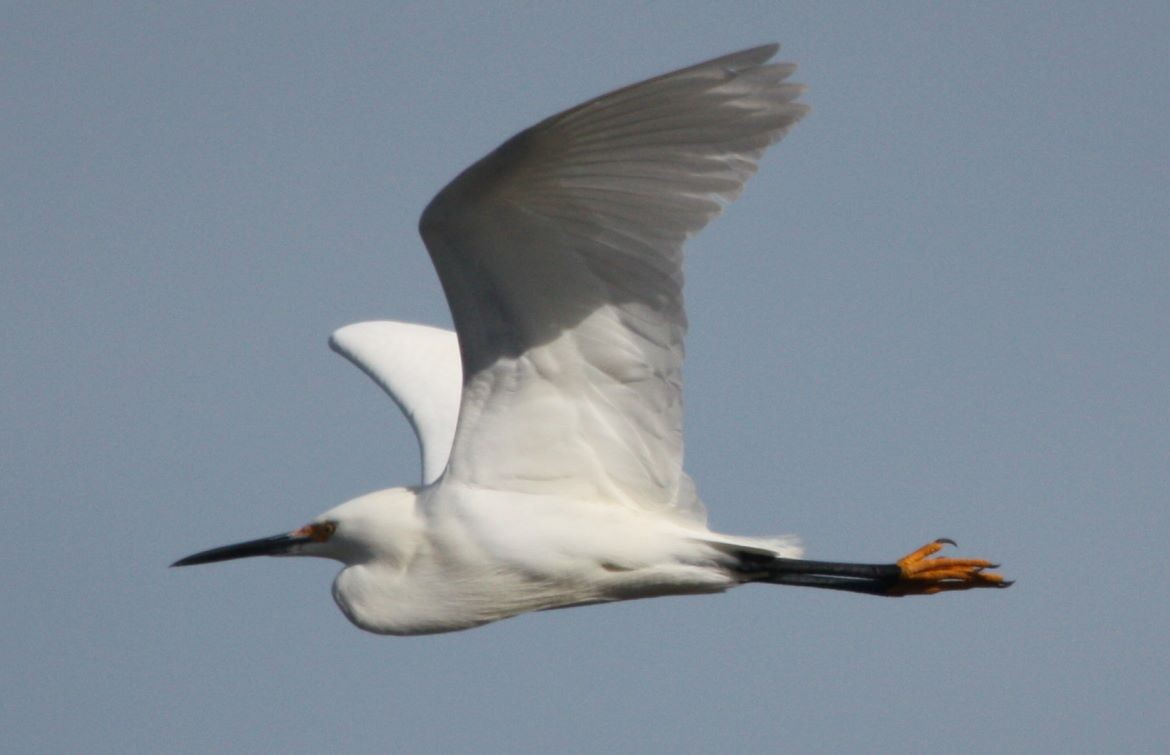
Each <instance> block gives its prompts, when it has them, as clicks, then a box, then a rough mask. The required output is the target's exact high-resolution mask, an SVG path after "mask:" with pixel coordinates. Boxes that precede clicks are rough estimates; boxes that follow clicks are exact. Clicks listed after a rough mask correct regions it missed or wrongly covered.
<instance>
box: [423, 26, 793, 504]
mask: <svg viewBox="0 0 1170 755" xmlns="http://www.w3.org/2000/svg"><path fill="white" fill-rule="evenodd" d="M777 49H778V46H776V45H766V46H763V47H757V48H753V49H750V50H744V51H742V52H738V53H734V54H732V55H727V56H724V57H721V58H716V59H714V60H710V61H707V62H705V63H700V64H698V65H696V66H691V67H689V68H685V69H682V70H679V71H675V72H673V73H669V74H666V75H664V76H660V77H657V78H654V79H650V80H648V81H644V82H642V83H639V84H634V85H632V86H629V87H625V88H623V89H619V90H617V91H615V92H611V93H610V94H607V95H603V96H601V97H598V98H596V99H593V100H590V101H589V102H586V103H584V104H582V105H578V106H577V107H574V108H571V109H570V110H567V111H565V112H563V113H561V114H559V115H555V116H553V117H551V118H548V119H546V120H545V121H542V122H541V123H539V124H537V125H536V126H533V127H532V128H530V129H527V130H525V131H523V132H521V133H520V134H517V135H516V136H514V137H513V138H511V139H509V140H508V141H506V142H505V143H504V144H503V145H501V146H500V147H499V148H498V149H496V150H495V151H494V152H492V153H491V154H489V155H488V156H487V157H485V158H484V159H482V160H480V161H479V162H478V163H476V164H474V165H473V166H471V167H470V168H468V169H467V170H466V171H464V172H463V173H462V174H460V176H459V177H457V178H456V179H455V180H454V181H452V182H451V183H450V184H449V185H448V186H447V187H445V188H444V189H443V190H442V191H441V192H440V193H439V194H438V195H437V196H436V197H435V199H434V200H433V201H432V202H431V203H430V205H429V206H428V207H427V209H426V211H425V212H424V213H423V216H422V219H421V221H420V231H421V233H422V236H423V239H424V241H425V242H426V245H427V249H428V251H429V252H430V254H431V258H432V260H433V262H434V265H435V268H436V270H437V271H438V273H439V278H440V280H441V282H442V284H443V288H444V291H445V293H446V295H447V300H448V303H449V305H450V307H451V314H452V317H453V318H454V321H455V327H456V331H457V332H458V334H459V346H460V350H461V353H462V358H463V366H464V383H463V398H462V404H461V407H460V414H459V424H458V429H457V432H456V437H455V441H454V447H453V451H452V455H451V459H450V463H449V467H448V471H447V476H448V478H450V479H453V480H459V481H462V482H467V483H471V484H476V485H480V486H486V487H493V488H498V489H506V490H516V491H527V492H536V493H540V492H555V493H556V494H558V495H580V496H583V497H589V498H593V499H599V500H609V501H613V502H615V503H620V504H626V505H632V506H638V507H645V508H655V509H663V510H677V511H679V512H680V513H684V514H690V515H694V516H698V515H701V506H700V504H699V503H698V497H697V496H696V495H695V494H694V492H693V488H692V486H691V484H690V482H689V480H688V478H687V477H686V476H685V474H684V473H683V471H682V451H683V442H682V397H681V392H682V375H681V368H682V359H683V335H684V333H685V331H686V316H685V313H684V310H683V300H682V284H683V275H682V245H683V242H684V241H685V240H686V239H687V238H688V237H689V236H690V235H691V234H693V233H695V232H696V231H698V230H699V229H701V228H702V227H703V226H704V225H706V224H707V223H708V222H709V221H710V220H711V219H712V218H713V217H715V216H716V215H717V214H718V213H719V212H720V210H721V209H722V207H723V205H724V204H726V203H727V202H729V201H731V200H733V199H734V198H735V197H736V196H737V195H738V194H739V192H740V191H741V190H742V188H743V184H744V182H745V181H746V180H747V179H748V178H749V177H750V176H751V175H752V173H754V172H755V170H756V163H757V161H758V159H759V157H760V155H761V154H762V153H763V151H764V149H765V148H766V147H767V146H768V145H770V144H772V143H774V142H775V141H776V140H778V139H779V138H780V137H781V136H782V135H783V134H784V133H785V132H786V131H787V130H788V129H789V128H790V127H791V126H792V125H793V124H794V123H796V121H798V120H799V119H800V118H801V117H802V116H803V115H804V113H805V112H806V110H807V108H806V106H805V105H803V104H800V103H797V102H795V101H794V100H795V99H796V97H797V96H798V95H799V94H800V93H801V92H802V91H803V88H802V87H801V86H799V85H797V84H791V83H788V82H787V81H786V79H787V78H788V77H789V76H790V75H791V74H792V72H793V71H794V70H795V66H793V65H791V64H767V61H768V60H769V59H770V58H771V57H772V56H773V55H774V54H775V52H776V50H777Z"/></svg>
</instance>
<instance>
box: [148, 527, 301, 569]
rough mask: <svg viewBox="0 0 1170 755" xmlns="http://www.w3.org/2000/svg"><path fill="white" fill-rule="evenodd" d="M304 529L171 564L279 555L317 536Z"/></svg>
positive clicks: (203, 562) (227, 546) (220, 549)
mask: <svg viewBox="0 0 1170 755" xmlns="http://www.w3.org/2000/svg"><path fill="white" fill-rule="evenodd" d="M302 532H303V530H297V531H296V532H289V533H287V534H284V535H273V536H272V537H262V538H260V539H259V540H249V541H247V542H244V543H236V544H235V545H224V546H221V547H219V548H212V549H211V550H206V551H200V552H199V553H195V554H193V555H190V556H187V557H186V558H181V559H179V560H178V561H176V562H175V563H173V564H171V566H194V565H196V564H213V563H215V562H216V561H230V560H232V559H235V558H249V557H251V556H279V555H281V554H284V553H288V552H289V551H290V550H292V548H293V547H294V546H297V545H300V544H302V543H311V542H313V541H314V539H315V538H313V537H311V536H309V535H306V534H301V533H302Z"/></svg>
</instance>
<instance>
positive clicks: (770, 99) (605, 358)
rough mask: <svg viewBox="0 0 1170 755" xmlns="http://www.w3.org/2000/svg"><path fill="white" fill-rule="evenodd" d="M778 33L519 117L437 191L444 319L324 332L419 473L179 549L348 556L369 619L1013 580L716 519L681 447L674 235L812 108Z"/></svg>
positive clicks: (429, 621) (354, 601)
mask: <svg viewBox="0 0 1170 755" xmlns="http://www.w3.org/2000/svg"><path fill="white" fill-rule="evenodd" d="M778 49H779V46H778V45H766V46H763V47H756V48H753V49H750V50H744V51H742V52H737V53H734V54H731V55H727V56H724V57H721V58H716V59H714V60H710V61H707V62H705V63H700V64H698V65H695V66H692V67H690V68H684V69H682V70H679V71H675V72H673V73H669V74H666V75H664V76H659V77H657V78H654V79H650V80H648V81H644V82H642V83H639V84H634V85H632V86H629V87H626V88H624V89H619V90H617V91H615V92H611V93H609V94H606V95H603V96H601V97H598V98H596V99H593V100H590V101H589V102H586V103H584V104H583V105H579V106H577V107H575V108H572V109H570V110H567V111H565V112H563V113H561V114H559V115H555V116H553V117H551V118H548V119H547V120H544V121H542V122H541V123H538V124H537V125H535V126H533V127H532V128H529V129H527V130H526V131H523V132H521V133H520V134H518V135H516V136H514V137H513V138H511V139H509V140H508V141H506V142H505V143H504V144H503V145H502V146H500V147H499V148H498V149H496V150H495V151H494V152H492V153H491V154H489V155H488V156H487V157H485V158H483V159H482V160H480V161H479V162H477V163H475V164H474V165H472V166H471V167H470V168H468V169H467V170H465V171H464V172H463V173H462V174H460V175H459V176H458V177H457V178H456V179H455V180H454V181H452V182H451V183H450V184H448V185H447V187H446V188H444V189H443V190H442V191H441V192H439V194H438V195H437V196H436V197H435V198H434V199H433V200H432V201H431V203H430V205H429V206H428V207H427V208H426V210H425V211H424V212H423V215H422V220H421V222H420V231H421V233H422V237H423V240H424V241H425V242H426V247H427V250H428V251H429V252H430V255H431V260H432V261H433V263H434V265H435V269H436V270H437V271H438V274H439V279H440V281H441V282H442V284H443V290H444V292H445V293H446V296H447V302H448V304H449V305H450V308H451V315H452V317H453V319H454V322H455V331H456V332H455V333H451V332H449V331H445V330H441V329H438V328H431V327H426V326H422V325H409V324H406V323H396V322H368V323H359V324H356V325H350V326H347V327H344V328H341V329H340V330H338V331H337V332H336V333H334V334H333V337H332V339H331V341H330V343H331V345H332V347H333V348H334V350H336V351H338V352H339V353H341V354H342V355H343V356H345V357H346V358H348V359H349V360H350V361H352V362H353V363H354V364H356V365H357V366H358V367H360V368H361V369H362V370H364V371H365V372H366V373H367V374H369V375H370V377H372V378H373V379H374V380H375V381H376V382H377V383H378V384H379V385H380V386H381V387H382V388H383V389H384V390H385V391H386V392H387V393H389V394H390V396H391V397H392V398H393V399H394V400H395V401H396V402H397V403H398V405H399V406H400V407H401V408H402V410H403V412H404V413H405V414H406V416H407V418H408V419H409V420H410V422H411V424H412V426H413V427H414V430H415V432H416V434H417V435H418V440H419V446H420V448H421V450H422V460H423V482H422V485H420V486H415V487H402V488H392V489H389V490H382V491H378V492H375V493H370V494H368V495H365V496H362V497H360V498H356V499H354V500H352V501H349V502H347V503H343V504H342V505H340V506H337V507H336V508H334V509H332V510H330V511H327V512H325V513H324V514H322V515H320V516H319V517H317V518H316V519H315V520H314V521H313V522H312V523H311V524H308V525H306V526H304V527H301V528H300V529H297V530H294V531H292V532H289V533H287V534H282V535H277V536H275V537H269V538H263V539H260V540H252V541H248V542H244V543H238V544H236V545H229V546H225V547H222V548H215V549H212V550H208V551H204V552H202V553H197V554H195V555H192V556H188V557H187V558H184V559H182V560H180V561H178V562H176V563H175V564H174V565H175V566H186V565H191V564H203V563H209V562H213V561H224V560H228V559H234V558H242V557H245V556H259V555H298V556H318V557H323V558H331V559H334V560H337V561H340V562H341V563H342V564H344V568H343V569H342V570H341V572H340V573H339V574H338V575H337V578H336V579H335V581H334V583H333V597H334V600H336V602H337V605H338V606H339V607H340V608H341V610H342V611H343V612H344V613H345V615H346V616H347V617H348V618H349V620H350V621H352V622H353V623H354V624H356V625H357V626H358V627H360V628H362V629H365V630H368V631H370V632H377V633H381V634H394V635H414V634H429V633H435V632H450V631H455V630H460V629H468V628H470V627H475V626H479V625H481V624H486V623H488V622H492V621H497V620H499V619H504V618H508V617H510V616H515V615H517V614H522V613H526V612H529V611H539V610H544V609H550V608H562V607H567V606H577V605H586V604H591V603H603V602H609V601H617V600H629V599H633V598H648V597H655V596H661V595H685V594H700V593H717V592H721V591H724V590H728V589H730V588H732V587H736V586H738V585H742V584H746V583H750V582H765V583H771V584H781V585H803V586H809V587H822V588H829V589H834V590H847V591H852V592H859V593H868V594H874V595H890V596H899V595H910V594H929V593H935V592H940V591H947V590H963V589H968V588H972V587H1006V586H1008V585H1009V584H1010V582H1008V581H1006V580H1004V579H1003V578H1002V577H1001V576H999V575H997V574H993V573H991V572H989V571H986V569H988V568H994V566H995V565H994V564H991V563H990V562H988V561H985V560H981V559H951V558H940V557H937V556H934V555H933V554H934V553H935V552H937V551H938V550H939V549H940V548H941V547H942V545H943V543H947V542H951V541H948V540H938V541H935V542H933V543H930V544H928V545H926V546H924V547H922V548H920V549H918V550H917V551H915V552H913V553H911V554H910V555H908V556H906V557H904V558H902V559H900V560H898V561H897V562H895V563H890V564H848V563H837V562H823V561H808V560H804V559H802V558H801V555H802V553H801V549H800V547H799V546H798V545H797V543H796V542H795V541H794V540H793V539H792V538H790V537H778V538H760V537H735V536H730V535H723V534H719V533H716V532H713V531H711V530H710V529H708V527H707V524H706V516H705V513H704V509H703V505H702V503H701V502H700V500H699V497H698V495H697V493H696V490H695V486H694V485H693V483H692V482H691V480H690V478H689V477H688V476H687V475H686V473H685V472H684V471H683V465H682V461H683V433H682V374H681V369H682V361H683V334H684V332H685V330H686V318H685V315H684V313H683V297H682V282H683V276H682V260H683V255H682V246H683V242H684V241H685V240H686V239H687V238H688V237H689V236H691V235H692V234H694V233H695V232H697V231H699V230H700V229H701V228H703V226H705V225H706V224H707V223H708V222H709V221H710V220H711V219H712V218H714V217H715V216H716V215H717V214H719V212H720V210H721V208H722V206H723V204H724V203H727V202H729V201H731V200H733V199H734V198H735V197H736V196H737V195H738V194H739V192H740V191H741V189H742V188H743V185H744V182H745V181H747V179H748V178H749V177H750V176H751V175H752V174H753V173H754V172H755V170H756V164H757V161H758V160H759V159H760V156H761V155H762V154H763V152H764V150H765V149H766V148H767V147H768V146H769V145H771V144H773V143H774V142H776V141H777V140H778V139H780V137H781V136H783V135H784V133H785V132H787V131H788V129H789V128H791V127H792V125H793V124H795V123H796V122H797V121H798V120H800V118H801V117H802V116H803V115H804V114H805V113H806V112H807V110H808V108H807V106H805V105H803V104H801V103H798V102H796V99H797V97H798V96H799V95H800V94H801V93H802V91H803V87H802V86H801V85H799V84H793V83H790V82H788V81H787V79H788V77H789V76H790V75H791V74H792V72H793V71H794V70H795V66H794V65H791V64H787V63H768V60H769V59H771V58H772V56H773V55H774V54H775V53H776V51H777V50H778Z"/></svg>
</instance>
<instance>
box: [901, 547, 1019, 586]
mask: <svg viewBox="0 0 1170 755" xmlns="http://www.w3.org/2000/svg"><path fill="white" fill-rule="evenodd" d="M944 545H955V541H954V540H948V539H946V538H941V539H939V540H935V541H934V542H933V543H927V544H926V545H924V546H922V547H921V548H919V549H918V550H916V551H914V552H913V553H909V554H907V555H905V556H903V557H902V558H900V559H898V561H897V565H898V568H899V569H901V570H902V576H901V577H900V578H899V579H898V581H897V582H895V583H894V584H893V585H892V586H891V587H890V588H889V591H888V592H887V593H886V594H887V595H890V596H893V597H901V596H903V595H933V594H935V593H936V592H946V591H948V590H970V589H971V588H973V587H1010V586H1011V584H1012V583H1011V582H1010V581H1009V580H1006V579H1004V578H1003V576H1001V575H999V574H995V573H993V572H989V571H984V570H985V569H995V568H996V567H998V566H999V564H993V563H991V562H990V561H986V560H984V559H981V558H939V557H935V558H931V556H933V555H934V554H935V553H938V552H939V551H940V550H942V547H943V546H944Z"/></svg>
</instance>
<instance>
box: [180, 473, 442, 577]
mask: <svg viewBox="0 0 1170 755" xmlns="http://www.w3.org/2000/svg"><path fill="white" fill-rule="evenodd" d="M416 499H417V491H416V490H415V489H413V488H391V489H389V490H379V491H378V492H376V493H370V494H368V495H364V496H362V497H360V498H355V499H353V500H352V501H347V502H346V503H343V504H341V505H340V506H337V507H336V508H333V509H330V510H329V511H326V512H325V513H324V514H321V515H320V516H319V517H317V518H316V519H315V520H313V521H312V522H310V523H309V524H306V525H305V526H304V527H299V528H297V529H295V530H293V531H291V532H286V533H283V534H280V535H273V536H271V537H262V538H259V539H257V540H246V541H244V542H242V543H234V544H232V545H224V546H221V547H219V548H212V549H210V550H205V551H200V552H199V553H195V554H192V555H190V556H187V557H186V558H182V559H179V560H178V561H176V562H175V563H173V564H171V566H195V565H196V564H210V563H215V562H216V561H230V560H233V559H237V558H248V557H250V556H317V557H319V558H331V559H334V560H336V561H341V562H342V563H345V564H349V565H353V564H359V563H366V562H369V561H374V560H377V561H383V562H390V563H395V562H397V563H401V562H402V561H404V560H406V559H408V558H409V557H410V555H411V554H412V553H413V550H414V547H415V545H416V544H417V543H418V541H419V534H420V533H421V531H422V526H421V524H420V522H419V521H418V516H417V513H416V511H415V500H416Z"/></svg>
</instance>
